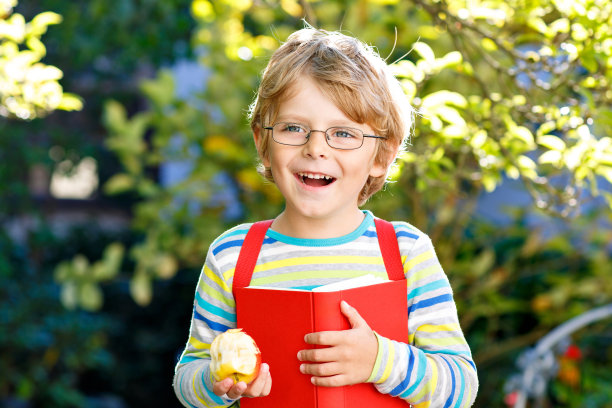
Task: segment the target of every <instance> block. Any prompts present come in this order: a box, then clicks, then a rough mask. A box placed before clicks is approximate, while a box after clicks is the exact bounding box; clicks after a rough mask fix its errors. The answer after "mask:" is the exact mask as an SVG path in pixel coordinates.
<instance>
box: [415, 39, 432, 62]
mask: <svg viewBox="0 0 612 408" xmlns="http://www.w3.org/2000/svg"><path fill="white" fill-rule="evenodd" d="M412 47H413V48H414V50H415V51H416V52H418V53H419V55H420V56H421V57H423V59H424V60H425V62H427V64H428V65H430V66H433V65H434V64H435V62H436V55H435V54H434V52H433V50H432V49H431V47H430V46H429V45H427V44H426V43H424V42H421V41H418V42H415V43H414V44H413V46H412Z"/></svg>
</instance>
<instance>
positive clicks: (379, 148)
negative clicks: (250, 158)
mask: <svg viewBox="0 0 612 408" xmlns="http://www.w3.org/2000/svg"><path fill="white" fill-rule="evenodd" d="M411 119H412V116H411V109H410V107H409V106H408V105H407V103H406V100H405V97H404V95H403V93H402V91H401V87H400V85H399V83H398V82H397V80H395V78H393V76H392V75H391V74H390V73H389V70H388V68H387V66H386V64H385V62H384V61H383V60H382V59H381V58H380V57H379V56H378V55H377V54H376V53H375V52H374V51H373V50H372V49H371V48H369V47H367V46H365V45H364V44H362V43H361V42H359V41H358V40H356V39H354V38H351V37H348V36H345V35H343V34H340V33H330V32H325V31H321V30H316V29H313V28H305V29H303V30H300V31H297V32H295V33H294V34H292V35H291V36H290V37H289V38H288V40H287V42H286V43H285V44H283V45H282V46H281V47H280V48H279V49H278V50H277V51H276V52H275V53H274V55H273V56H272V58H271V60H270V62H269V64H268V67H267V68H266V70H265V72H264V74H263V78H262V82H261V85H260V87H259V91H258V95H257V98H256V100H255V102H254V104H253V106H252V107H251V127H252V130H253V135H254V140H255V144H256V146H257V152H258V155H259V158H260V160H261V166H260V170H261V171H262V173H263V174H264V175H265V177H266V178H268V179H269V180H271V181H273V182H274V183H275V184H276V186H277V187H278V188H279V190H280V191H281V193H282V194H283V196H284V198H285V203H286V205H285V209H284V210H283V212H282V213H281V214H279V215H278V216H277V217H276V219H275V220H274V222H273V223H272V225H271V227H270V229H269V230H268V232H267V234H266V240H265V241H264V245H263V246H262V248H261V252H260V254H259V257H258V260H257V265H256V267H255V270H254V273H253V277H252V280H251V285H252V286H258V285H266V286H277V287H293V288H301V289H310V288H313V287H316V286H319V285H323V284H328V283H332V282H336V281H340V280H344V279H347V278H353V277H357V276H361V275H364V274H374V275H377V276H381V277H383V278H385V279H386V277H387V274H386V271H385V268H384V265H383V261H382V258H381V253H380V248H379V245H378V242H377V236H376V229H375V227H374V222H373V215H372V214H371V213H370V212H367V211H362V210H360V209H359V206H360V205H362V204H363V203H364V202H365V201H366V200H367V199H368V198H369V197H370V196H371V195H372V194H374V193H375V192H376V191H378V190H380V189H381V187H382V186H383V184H384V182H385V179H386V175H387V173H388V170H389V167H390V166H391V165H392V163H393V161H394V160H395V158H396V156H397V153H398V152H399V151H400V150H401V149H402V147H403V144H404V141H405V140H406V138H407V136H409V133H410V130H411V129H410V128H411ZM393 225H394V228H395V233H396V236H397V239H398V244H399V248H400V253H401V256H402V263H403V267H404V273H405V276H406V284H407V285H408V331H409V339H408V340H409V343H401V342H396V341H391V340H389V339H386V338H384V337H382V336H380V335H378V334H377V333H375V332H373V331H372V330H371V329H370V328H369V326H368V324H367V322H366V321H365V320H363V319H362V318H361V316H359V314H358V312H357V311H356V310H355V309H353V308H352V307H350V305H348V304H346V302H343V304H342V305H341V310H342V312H343V313H344V315H345V316H346V317H347V318H348V320H349V321H350V323H351V326H352V329H350V330H345V331H338V332H321V333H310V334H306V333H305V334H306V337H305V339H306V342H307V343H309V344H318V345H326V346H330V347H328V348H323V349H320V348H319V349H311V350H302V351H300V352H299V353H298V356H297V357H296V358H298V359H299V360H300V361H305V362H308V363H302V364H301V365H300V371H302V373H304V375H308V376H311V379H312V382H313V383H314V384H316V385H320V386H342V385H348V384H356V383H361V382H372V383H374V385H375V387H376V388H377V389H378V391H380V392H381V393H386V394H390V395H392V396H394V397H396V398H402V399H404V400H405V401H406V403H407V404H406V406H408V404H412V405H414V406H422V407H463V406H470V405H471V404H472V403H473V401H474V398H475V397H476V392H477V388H478V380H477V376H476V368H475V366H474V363H473V361H472V358H471V353H470V349H469V347H468V345H467V343H466V341H465V339H464V337H463V334H462V332H461V329H460V327H459V323H458V319H457V312H456V308H455V304H454V301H453V298H452V292H451V288H450V285H449V283H448V279H447V277H446V275H445V274H444V272H443V271H442V268H441V266H440V264H439V262H438V260H437V257H436V255H435V252H434V248H433V246H432V244H431V241H430V240H429V238H428V237H427V236H426V235H425V234H423V233H422V232H420V231H418V230H416V229H415V228H414V227H412V226H410V225H409V224H407V223H404V222H394V223H393ZM249 227H250V224H243V225H239V226H237V227H235V228H233V229H231V230H229V231H227V232H225V233H224V234H223V235H221V236H220V237H219V238H218V239H217V240H216V241H215V242H213V244H212V245H211V247H210V249H209V252H208V254H207V258H206V261H205V264H204V267H203V270H202V274H201V277H200V281H199V283H198V287H197V289H196V295H195V306H194V313H193V318H192V322H191V330H190V337H189V342H188V344H187V346H186V348H185V350H184V352H183V354H182V356H181V359H180V361H179V363H178V364H177V367H176V374H175V379H174V388H175V391H176V394H177V397H178V398H179V400H180V401H181V403H182V404H183V405H185V406H186V407H213V406H229V405H231V404H232V403H234V401H235V400H236V399H239V398H241V397H262V396H266V395H268V394H269V393H270V390H271V387H272V375H271V371H270V367H268V366H267V365H266V364H262V368H261V371H260V374H259V376H258V378H257V379H256V380H254V381H253V382H252V383H251V384H249V385H248V386H247V384H245V383H244V382H239V383H237V384H235V385H234V384H233V382H232V380H231V379H225V380H224V381H219V382H215V381H213V380H212V379H211V375H210V371H209V363H210V355H209V351H208V350H209V347H210V343H211V342H212V341H213V339H214V338H215V336H217V335H218V334H220V333H222V332H224V331H225V330H227V329H229V328H233V327H235V326H236V316H235V302H234V298H233V295H232V279H233V274H234V268H235V266H236V261H237V257H238V253H239V251H240V248H241V245H242V242H243V240H244V237H245V235H246V232H247V231H248V228H249ZM374 301H375V300H374ZM273 369H274V368H273V367H272V370H273ZM274 375H282V373H276V372H275V373H274Z"/></svg>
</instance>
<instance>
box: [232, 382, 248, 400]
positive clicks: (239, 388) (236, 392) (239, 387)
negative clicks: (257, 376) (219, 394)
mask: <svg viewBox="0 0 612 408" xmlns="http://www.w3.org/2000/svg"><path fill="white" fill-rule="evenodd" d="M246 389H247V384H246V383H245V382H244V381H238V382H237V383H236V384H235V385H234V386H233V387H232V388H230V389H229V391H228V392H227V397H228V398H229V399H233V400H234V399H238V398H240V397H241V396H242V394H244V392H245V391H246Z"/></svg>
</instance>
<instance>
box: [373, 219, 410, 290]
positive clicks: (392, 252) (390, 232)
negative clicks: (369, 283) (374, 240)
mask: <svg viewBox="0 0 612 408" xmlns="http://www.w3.org/2000/svg"><path fill="white" fill-rule="evenodd" d="M374 223H375V224H376V235H378V245H379V246H380V252H381V253H382V257H383V262H384V263H385V269H386V270H387V275H388V276H389V279H390V280H401V279H405V276H404V266H403V265H402V257H401V255H400V251H399V245H398V243H397V236H396V235H395V228H393V224H391V223H390V222H389V221H385V220H381V219H380V218H374Z"/></svg>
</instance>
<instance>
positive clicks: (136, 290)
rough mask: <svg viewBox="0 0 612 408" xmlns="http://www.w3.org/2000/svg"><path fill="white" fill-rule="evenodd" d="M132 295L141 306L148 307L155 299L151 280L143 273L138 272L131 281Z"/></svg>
mask: <svg viewBox="0 0 612 408" xmlns="http://www.w3.org/2000/svg"><path fill="white" fill-rule="evenodd" d="M130 294H131V295H132V299H134V301H135V302H136V303H137V304H139V305H140V306H147V305H148V304H149V303H151V299H152V298H153V284H152V282H151V278H150V277H149V276H148V275H147V274H146V273H145V272H143V271H137V272H136V273H135V274H134V276H133V277H132V279H131V280H130Z"/></svg>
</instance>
